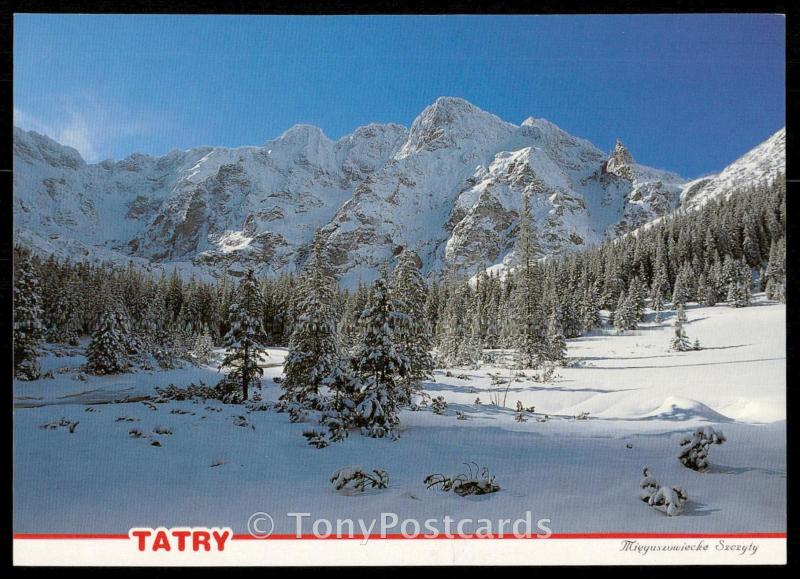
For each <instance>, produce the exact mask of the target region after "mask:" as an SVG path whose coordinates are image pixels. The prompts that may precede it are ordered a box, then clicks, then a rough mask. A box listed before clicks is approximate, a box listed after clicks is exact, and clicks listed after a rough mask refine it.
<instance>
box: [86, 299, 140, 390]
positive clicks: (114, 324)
mask: <svg viewBox="0 0 800 579" xmlns="http://www.w3.org/2000/svg"><path fill="white" fill-rule="evenodd" d="M129 338H130V336H129V321H128V319H127V315H126V313H125V311H124V309H123V306H122V304H120V303H112V304H111V305H110V306H108V307H107V309H106V311H105V312H104V313H103V316H102V318H101V319H100V324H99V326H98V328H97V331H95V332H94V334H92V340H91V342H90V343H89V347H88V348H87V349H86V370H87V371H88V372H89V373H91V374H100V375H102V374H118V373H120V372H125V371H126V370H128V369H129V368H130V366H131V363H130V359H129V356H128V349H129Z"/></svg>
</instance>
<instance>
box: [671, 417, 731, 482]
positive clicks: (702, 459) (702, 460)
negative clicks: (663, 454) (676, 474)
mask: <svg viewBox="0 0 800 579" xmlns="http://www.w3.org/2000/svg"><path fill="white" fill-rule="evenodd" d="M725 440H726V438H725V435H724V434H722V432H720V431H718V430H715V429H714V428H713V427H711V426H704V427H702V428H698V429H697V430H695V431H694V433H692V434H691V435H690V436H684V437H683V438H682V439H681V446H682V447H683V450H682V451H681V453H680V454H679V455H678V460H680V461H681V464H683V466H685V467H686V468H690V469H692V470H696V471H698V472H704V471H706V470H708V448H709V446H711V445H712V444H722V443H723V442H725Z"/></svg>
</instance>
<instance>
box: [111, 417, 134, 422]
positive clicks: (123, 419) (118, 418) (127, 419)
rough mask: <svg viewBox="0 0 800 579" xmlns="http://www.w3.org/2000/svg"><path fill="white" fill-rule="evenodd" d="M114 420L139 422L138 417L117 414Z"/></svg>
mask: <svg viewBox="0 0 800 579" xmlns="http://www.w3.org/2000/svg"><path fill="white" fill-rule="evenodd" d="M114 422H139V419H138V418H133V417H132V416H117V419H116V420H115V421H114Z"/></svg>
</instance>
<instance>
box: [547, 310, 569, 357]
mask: <svg viewBox="0 0 800 579" xmlns="http://www.w3.org/2000/svg"><path fill="white" fill-rule="evenodd" d="M547 359H548V361H550V362H556V363H558V364H562V365H563V364H564V363H565V362H566V360H567V341H566V339H565V338H564V333H563V331H562V330H561V324H560V322H559V321H558V315H557V313H556V312H553V314H552V315H551V316H550V321H549V323H548V326H547Z"/></svg>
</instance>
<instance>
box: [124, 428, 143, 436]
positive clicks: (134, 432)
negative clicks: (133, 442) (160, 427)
mask: <svg viewBox="0 0 800 579" xmlns="http://www.w3.org/2000/svg"><path fill="white" fill-rule="evenodd" d="M128 436H130V437H131V438H144V432H142V431H141V430H139V429H138V428H131V429H130V430H129V431H128Z"/></svg>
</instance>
